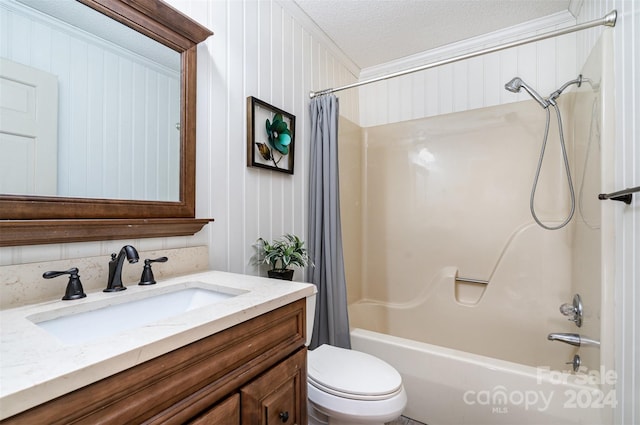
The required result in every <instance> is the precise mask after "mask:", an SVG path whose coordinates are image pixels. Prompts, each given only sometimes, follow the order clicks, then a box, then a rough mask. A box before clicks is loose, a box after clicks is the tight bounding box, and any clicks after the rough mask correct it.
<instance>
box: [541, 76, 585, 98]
mask: <svg viewBox="0 0 640 425" xmlns="http://www.w3.org/2000/svg"><path fill="white" fill-rule="evenodd" d="M582 81H583V78H582V74H580V75H578V78H576V79H575V80H571V81H568V82H566V83H564V84H563V85H562V87H560V88H559V89H558V90H556V91H554V92H553V93H551V94H550V95H549V97H548V98H547V101H549V102H550V103H554V101H555V100H556V99H557V98H558V97H559V96H560V94H562V92H563V91H565V89H566V88H567V87H569V86H570V85H572V84H577V85H578V87H580V86H581V85H582Z"/></svg>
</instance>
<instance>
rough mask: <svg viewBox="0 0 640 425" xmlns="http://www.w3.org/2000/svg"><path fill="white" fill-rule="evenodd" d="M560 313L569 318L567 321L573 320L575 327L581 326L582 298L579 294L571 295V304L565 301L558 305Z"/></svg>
mask: <svg viewBox="0 0 640 425" xmlns="http://www.w3.org/2000/svg"><path fill="white" fill-rule="evenodd" d="M560 313H562V314H563V315H564V316H567V317H568V318H569V321H571V322H574V323H575V324H576V326H577V327H581V326H582V299H581V298H580V294H575V295H574V296H573V302H572V303H571V304H569V303H565V304H562V305H561V306H560Z"/></svg>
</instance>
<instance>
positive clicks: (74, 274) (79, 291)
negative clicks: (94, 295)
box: [42, 267, 87, 300]
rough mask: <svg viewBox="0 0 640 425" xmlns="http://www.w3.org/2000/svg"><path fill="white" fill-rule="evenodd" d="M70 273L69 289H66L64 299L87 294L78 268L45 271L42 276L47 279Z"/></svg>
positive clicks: (74, 298) (73, 298) (75, 298)
mask: <svg viewBox="0 0 640 425" xmlns="http://www.w3.org/2000/svg"><path fill="white" fill-rule="evenodd" d="M65 274H68V275H69V282H68V283H67V289H66V290H65V294H64V297H62V299H63V300H77V299H80V298H84V297H86V296H87V294H85V293H84V289H83V288H82V282H80V275H78V268H77V267H73V268H71V269H69V270H65V271H53V270H52V271H49V272H44V273H43V274H42V277H43V278H45V279H52V278H54V277H58V276H62V275H65Z"/></svg>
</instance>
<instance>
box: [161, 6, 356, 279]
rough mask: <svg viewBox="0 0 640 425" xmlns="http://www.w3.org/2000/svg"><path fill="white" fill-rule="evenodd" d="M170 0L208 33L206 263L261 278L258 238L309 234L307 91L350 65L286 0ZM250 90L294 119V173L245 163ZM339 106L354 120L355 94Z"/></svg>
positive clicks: (203, 198) (332, 80) (346, 72)
mask: <svg viewBox="0 0 640 425" xmlns="http://www.w3.org/2000/svg"><path fill="white" fill-rule="evenodd" d="M169 3H170V4H172V5H174V6H175V7H176V8H178V9H179V10H181V11H183V12H185V13H187V14H188V15H189V16H191V17H193V18H194V19H196V20H198V21H199V22H201V23H202V24H204V25H206V26H207V27H209V28H210V29H211V30H212V31H213V32H214V36H213V37H211V38H209V39H208V40H207V41H206V42H205V43H203V45H202V46H201V49H200V50H199V52H198V67H199V69H198V73H199V75H200V76H201V78H199V80H198V163H197V170H198V171H197V202H198V204H197V214H198V216H200V217H213V218H215V222H213V223H211V224H209V225H208V226H207V228H206V229H207V230H206V232H207V233H208V240H209V248H210V257H211V262H210V265H211V267H212V268H214V269H218V270H226V271H231V272H238V273H248V274H257V273H259V270H258V269H257V268H256V267H254V266H252V265H251V261H250V260H251V257H252V256H253V255H254V253H255V251H254V249H253V247H252V245H253V244H254V243H255V242H256V240H257V239H258V237H263V238H265V239H273V238H278V237H280V236H281V235H283V234H284V233H295V234H297V235H300V236H301V237H303V238H305V239H306V237H307V235H306V233H307V224H306V223H307V209H308V208H307V204H308V201H307V196H308V195H307V187H308V166H307V164H308V162H309V148H308V143H309V134H310V129H309V112H308V108H309V96H308V95H309V91H310V90H312V89H315V88H318V87H324V86H328V85H335V84H347V83H350V82H353V81H355V80H356V77H355V75H354V73H353V66H352V65H351V64H348V63H347V64H346V65H345V62H344V60H343V59H341V58H339V57H338V53H334V51H333V50H331V48H330V47H327V44H328V43H326V41H325V40H321V39H319V37H318V36H317V35H316V34H313V33H311V32H309V30H307V28H308V26H307V25H306V24H305V23H304V22H302V21H303V20H304V17H303V16H302V15H301V14H299V13H298V12H297V11H296V9H295V5H293V4H290V3H288V2H284V1H283V2H277V1H273V0H271V1H264V0H263V1H256V0H253V1H249V0H247V1H234V0H227V1H213V2H203V1H197V0H171V1H170V2H169ZM303 24H304V25H303ZM202 76H204V77H202ZM248 96H254V97H257V98H259V99H260V100H263V101H265V102H267V103H269V104H271V105H273V106H276V107H278V108H280V109H283V110H285V111H287V112H290V113H292V114H293V115H295V116H296V129H295V143H296V145H295V165H294V174H293V175H288V174H284V173H278V172H273V171H270V170H264V169H258V168H248V167H247V166H246V148H247V146H246V144H247V142H246V140H247V139H246V98H247V97H248ZM340 106H341V111H342V114H343V115H345V116H347V117H357V113H358V112H357V111H358V109H357V98H356V97H355V94H352V95H350V96H346V97H341V99H340ZM351 119H354V118H351ZM302 278H303V276H302V274H301V272H300V271H297V274H296V279H302Z"/></svg>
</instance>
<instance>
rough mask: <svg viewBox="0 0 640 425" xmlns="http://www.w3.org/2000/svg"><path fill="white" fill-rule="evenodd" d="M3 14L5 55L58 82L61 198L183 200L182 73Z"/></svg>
mask: <svg viewBox="0 0 640 425" xmlns="http://www.w3.org/2000/svg"><path fill="white" fill-rule="evenodd" d="M0 15H1V16H0V19H1V21H2V26H0V39H2V43H0V56H2V57H4V58H6V59H9V60H11V61H14V62H18V63H20V64H22V65H27V66H30V67H33V68H37V69H39V70H42V71H45V72H48V73H51V74H53V75H55V76H57V78H58V94H59V101H58V106H59V107H58V111H59V112H58V129H59V130H58V158H57V161H58V190H57V194H58V195H59V196H73V197H90V198H91V197H93V198H116V199H117V198H123V199H146V200H178V198H179V184H178V176H179V167H180V155H179V152H180V133H179V130H178V129H177V128H176V124H177V123H179V122H180V105H179V99H180V72H179V69H177V68H175V69H170V68H168V67H166V66H165V65H161V64H158V63H156V62H154V61H152V60H148V59H147V58H145V57H142V56H140V55H138V54H135V53H133V52H129V51H127V50H123V49H122V48H120V47H118V46H115V45H113V44H112V43H109V42H105V41H104V40H102V39H101V38H99V37H96V36H93V35H91V34H88V33H86V32H84V31H82V30H78V29H76V28H74V27H70V26H69V25H66V24H64V23H61V22H60V21H57V20H56V19H54V18H51V17H48V16H46V15H43V14H41V13H39V12H36V11H34V10H32V9H30V8H28V7H25V6H22V5H21V4H19V3H13V2H11V3H5V4H3V5H1V7H0ZM174 59H175V60H174V62H175V65H177V66H179V55H178V54H177V53H175V58H174ZM134 141H135V142H134ZM48 160H50V161H55V160H56V158H48Z"/></svg>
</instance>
